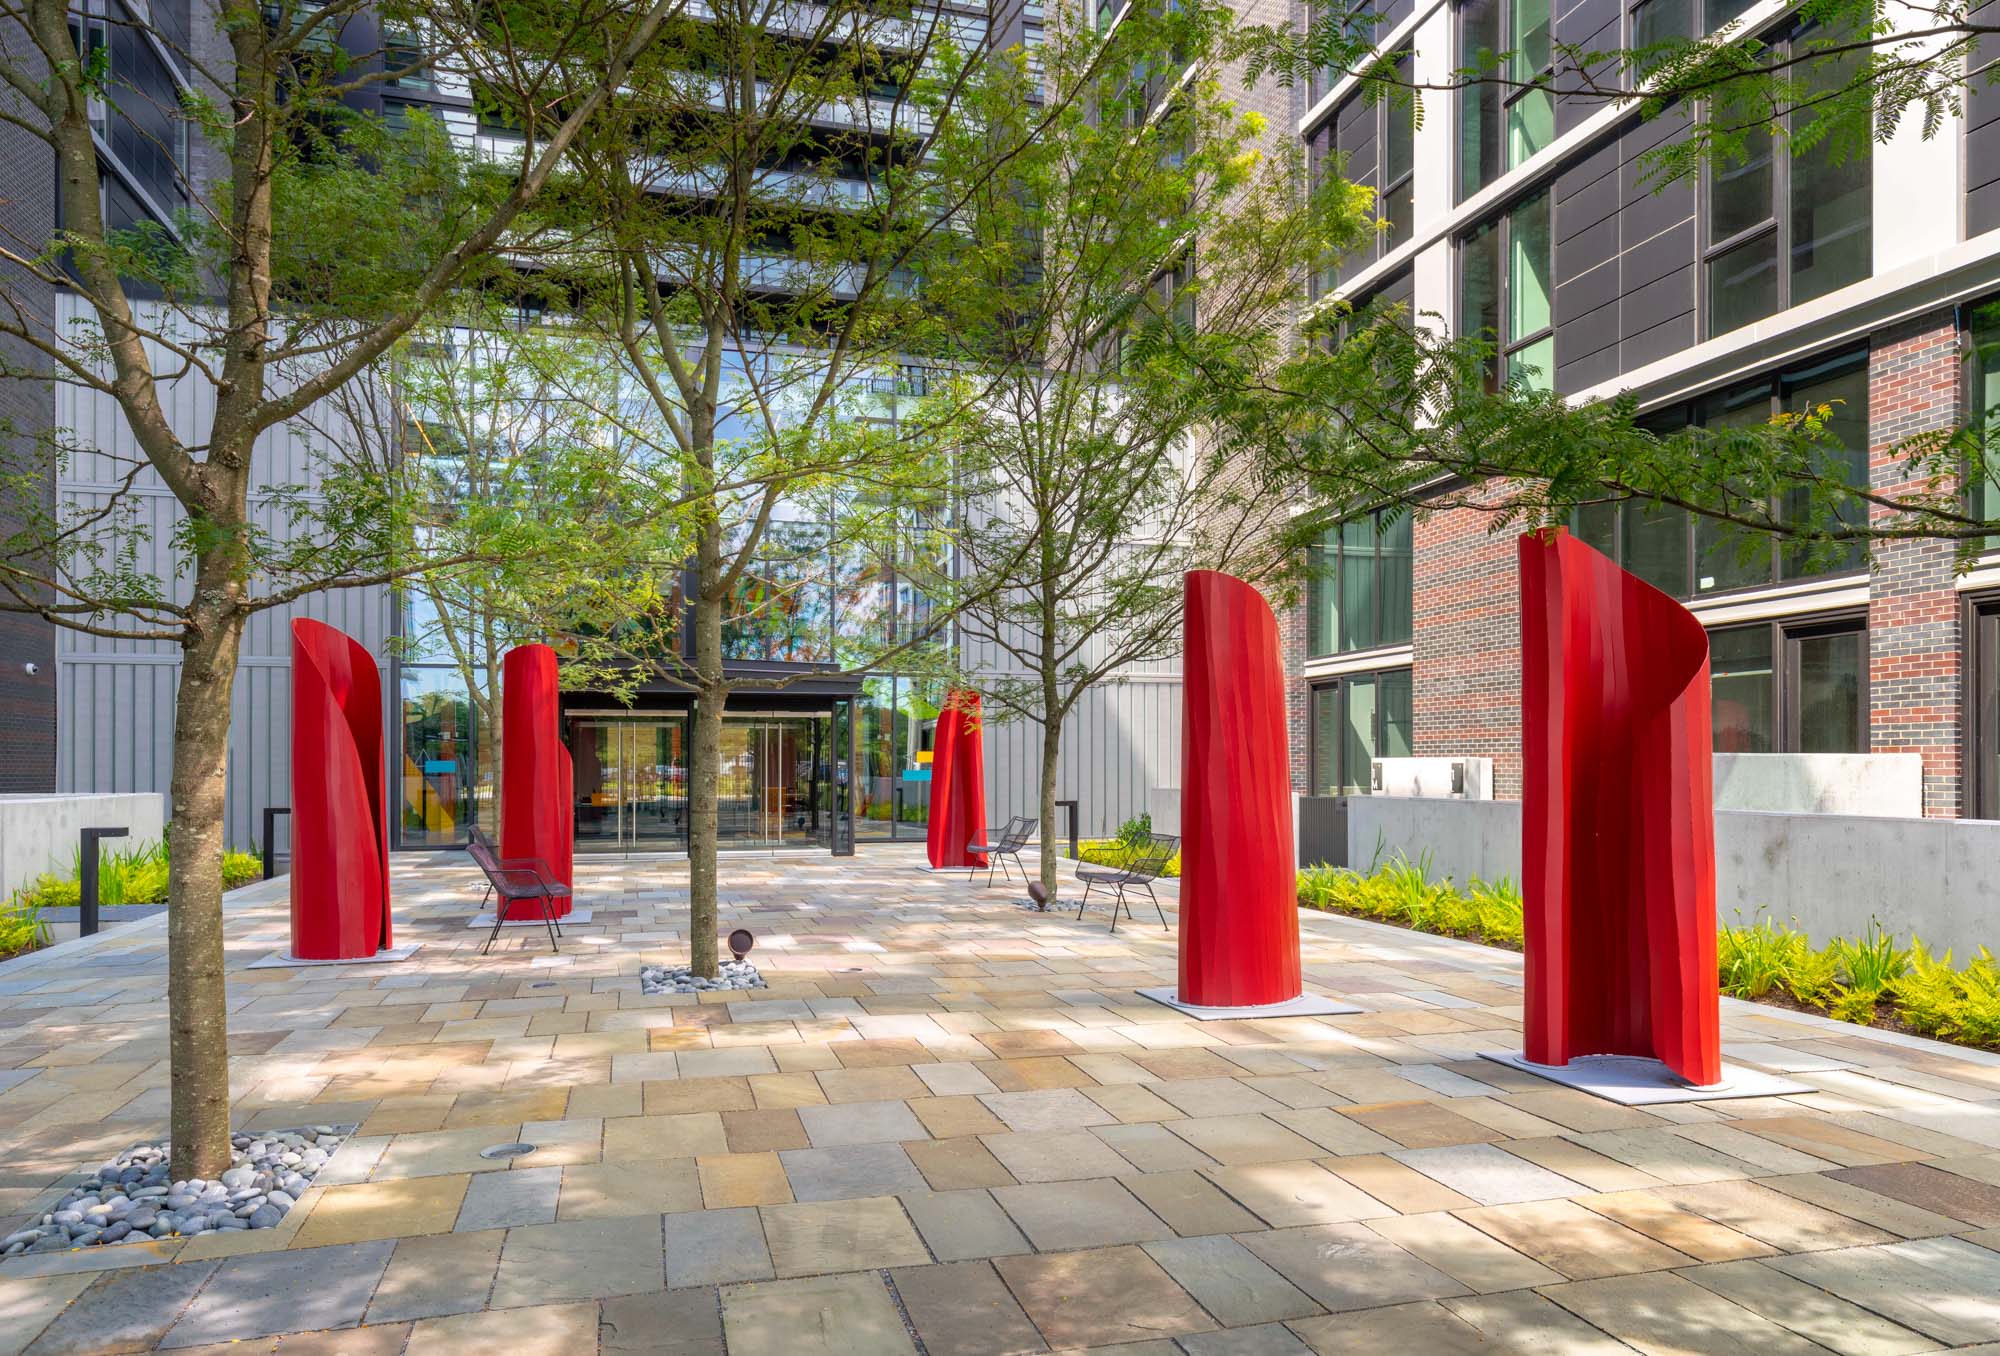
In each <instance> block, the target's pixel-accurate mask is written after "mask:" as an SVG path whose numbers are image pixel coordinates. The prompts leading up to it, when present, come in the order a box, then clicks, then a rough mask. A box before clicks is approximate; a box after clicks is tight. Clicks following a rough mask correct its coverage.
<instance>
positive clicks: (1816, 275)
mask: <svg viewBox="0 0 2000 1356" xmlns="http://www.w3.org/2000/svg"><path fill="white" fill-rule="evenodd" d="M1795 41H1796V39H1789V40H1784V41H1778V42H1775V43H1773V44H1772V46H1771V48H1770V50H1771V52H1772V54H1773V57H1774V59H1779V60H1782V59H1784V58H1785V57H1787V56H1789V55H1791V53H1792V50H1793V44H1794V42H1795ZM1855 73H1856V68H1855V66H1854V64H1853V62H1852V61H1850V60H1836V59H1825V60H1820V61H1814V62H1807V63H1803V64H1802V65H1801V66H1800V67H1799V68H1798V69H1797V70H1796V72H1794V74H1795V76H1796V78H1798V79H1801V80H1803V81H1804V82H1805V83H1806V86H1807V93H1806V99H1807V102H1808V103H1810V102H1811V101H1812V100H1813V97H1814V96H1815V95H1827V94H1831V93H1832V92H1834V91H1836V90H1838V89H1840V88H1842V87H1843V86H1845V85H1846V84H1847V83H1848V82H1849V81H1850V80H1852V79H1853V78H1854V76H1855ZM1751 114H1752V110H1743V109H1730V108H1721V109H1712V110H1710V113H1709V116H1710V117H1713V118H1718V119H1728V120H1730V121H1741V120H1743V119H1746V118H1748V117H1750V116H1751ZM1799 116H1800V118H1801V121H1803V119H1804V118H1807V117H1810V116H1811V114H1810V113H1809V112H1808V113H1806V114H1803V115H1799ZM1871 164H1872V162H1871V157H1870V154H1869V151H1868V149H1867V148H1866V147H1863V148H1861V149H1859V150H1858V151H1854V152H1852V153H1849V154H1842V153H1841V152H1840V150H1839V149H1838V148H1836V147H1835V146H1834V145H1832V144H1830V143H1829V142H1828V141H1826V140H1822V141H1820V142H1819V143H1817V144H1815V145H1813V146H1809V147H1807V148H1805V149H1803V150H1798V151H1796V153H1795V152H1794V149H1793V146H1792V144H1791V142H1790V141H1789V139H1787V138H1786V137H1785V136H1784V135H1782V133H1781V132H1780V130H1779V129H1777V128H1775V127H1771V126H1768V125H1767V126H1765V127H1763V128H1761V129H1759V130H1753V131H1752V132H1751V133H1750V134H1749V136H1748V137H1747V138H1746V140H1745V143H1744V150H1743V155H1742V158H1741V159H1739V160H1735V161H1718V162H1716V163H1714V164H1712V165H1711V166H1710V168H1709V171H1708V175H1707V185H1706V188H1707V206H1706V208H1705V211H1704V214H1703V215H1704V217H1705V223H1704V224H1705V226H1706V229H1707V234H1706V242H1705V249H1704V253H1703V255H1702V275H1703V279H1704V287H1703V293H1704V296H1705V297H1706V300H1707V317H1708V328H1707V333H1708V334H1709V336H1710V337H1713V336H1715V335H1718V334H1727V333H1728V332H1729V331H1731V330H1734V329H1739V328H1741V327H1742V326H1744V325H1747V324H1749V323H1751V322H1752V321H1754V320H1760V319H1762V318H1763V317H1765V316H1767V315H1771V314H1773V313H1775V312H1777V311H1782V310H1784V309H1786V308H1787V307H1790V306H1797V305H1799V304H1800V303H1801V302H1806V301H1811V300H1812V299H1813V298H1814V297H1817V296H1822V295H1824V294H1825V293H1827V292H1831V291H1833V290H1834V289H1835V288H1837V287H1845V286H1846V285H1847V284H1849V283H1852V282H1858V281H1860V280H1861V279H1863V278H1866V277H1867V276H1868V275H1869V272H1870V270H1871V266H1872V263H1873V252H1874V232H1873V226H1872V221H1871V212H1870V201H1871V196H1872V194H1873V184H1872V174H1871Z"/></svg>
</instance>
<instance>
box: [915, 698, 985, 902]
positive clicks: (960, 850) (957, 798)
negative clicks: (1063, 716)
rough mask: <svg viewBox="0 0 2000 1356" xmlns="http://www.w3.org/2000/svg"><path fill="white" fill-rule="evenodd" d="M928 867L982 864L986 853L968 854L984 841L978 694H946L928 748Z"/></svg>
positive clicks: (957, 867) (943, 868) (982, 750)
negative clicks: (935, 734)
mask: <svg viewBox="0 0 2000 1356" xmlns="http://www.w3.org/2000/svg"><path fill="white" fill-rule="evenodd" d="M924 841H925V848H926V850H927V853H928V855H929V857H930V862H931V865H932V866H933V867H935V868H937V869H938V870H940V871H949V870H964V869H970V868H972V867H975V866H985V865H986V854H985V853H983V852H967V851H966V850H965V848H966V845H967V844H968V843H983V842H985V841H986V753H985V741H984V738H983V736H982V735H981V734H980V730H979V694H978V693H977V692H971V691H967V690H966V689H964V688H953V689H952V690H951V691H949V692H947V693H945V697H944V709H943V710H941V711H939V712H938V720H937V737H936V739H935V740H934V741H933V742H932V746H931V814H930V823H929V824H928V826H927V827H926V829H925V834H924Z"/></svg>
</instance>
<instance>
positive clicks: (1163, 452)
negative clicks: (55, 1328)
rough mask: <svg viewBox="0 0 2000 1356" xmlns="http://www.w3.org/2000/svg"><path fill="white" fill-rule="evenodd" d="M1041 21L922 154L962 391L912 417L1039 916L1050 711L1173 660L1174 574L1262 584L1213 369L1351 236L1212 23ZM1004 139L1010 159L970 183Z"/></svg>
mask: <svg viewBox="0 0 2000 1356" xmlns="http://www.w3.org/2000/svg"><path fill="white" fill-rule="evenodd" d="M1046 13H1047V16H1048V28H1047V34H1046V38H1045V40H1044V42H1043V44H1042V46H1041V47H1040V48H1039V49H1037V51H1036V52H1035V53H1034V56H1035V58H1036V60H1035V61H1034V62H1033V63H1032V64H1031V63H1030V62H1029V61H1028V60H1027V58H1026V56H1025V54H1018V59H1017V60H1015V61H1014V62H1012V63H1007V64H998V63H996V64H995V65H994V66H993V67H991V68H990V69H989V72H988V78H986V79H985V80H983V81H981V82H980V84H979V86H978V88H977V95H976V98H975V99H973V100H970V101H968V102H969V105H970V106H971V107H972V108H975V109H976V110H977V115H976V116H974V117H970V118H967V119H965V120H964V121H963V122H962V123H961V124H959V125H958V126H957V127H956V128H955V129H954V131H953V133H952V134H951V135H948V136H945V137H941V138H939V140H938V142H937V143H936V145H935V147H934V155H935V157H936V160H937V162H938V164H939V166H940V173H941V175H942V177H943V178H944V179H945V180H946V181H947V182H953V181H954V180H955V178H958V177H963V179H964V180H965V181H966V184H967V187H966V190H965V192H964V193H963V195H962V196H963V197H964V198H965V199H966V200H967V201H968V203H969V207H968V208H967V210H966V211H965V212H964V213H963V214H962V215H961V218H960V219H959V221H958V222H957V223H956V227H957V232H958V234H957V235H956V236H955V237H954V238H953V239H952V241H951V242H950V248H949V249H948V250H946V251H940V254H941V255H943V256H946V257H940V258H937V259H934V260H932V261H930V262H928V263H927V264H926V266H925V278H926V281H927V283H935V284H937V287H936V293H937V295H939V296H941V297H942V298H944V299H945V300H943V301H942V302H941V303H940V311H941V314H942V315H943V316H944V317H945V319H946V323H945V324H944V325H943V326H942V327H941V329H940V335H941V339H942V342H943V343H944V344H945V345H946V348H945V354H946V362H945V364H944V365H945V366H946V367H947V368H949V369H950V370H953V371H954V372H956V373H957V376H956V378H955V380H953V381H952V382H950V383H947V384H946V385H945V386H944V387H943V388H942V389H941V391H940V392H939V393H938V394H937V395H936V396H934V397H933V401H932V403H931V406H930V408H928V409H927V410H925V411H924V413H923V416H922V417H923V418H925V419H927V420H928V421H930V423H931V424H932V426H933V430H934V432H935V433H936V434H937V435H938V436H940V437H942V438H943V439H944V441H946V442H947V443H949V444H950V445H951V446H953V447H954V448H956V449H957V455H958V458H959V462H960V472H959V477H960V495H961V497H962V500H963V504H964V507H963V508H962V510H961V511H960V520H959V525H958V528H957V531H956V534H955V540H956V545H957V548H958V553H959V559H960V562H961V568H962V570H963V572H964V574H965V576H966V578H967V579H969V580H970V581H972V585H973V588H974V591H975V594H976V596H975V597H973V598H971V599H969V600H967V601H966V603H965V604H964V606H963V610H962V611H961V612H960V613H959V616H958V627H959V634H960V639H961V643H962V644H964V645H965V646H966V647H967V651H968V653H967V656H966V659H965V662H966V664H967V666H968V667H972V668H975V669H978V670H979V673H978V676H977V678H976V680H975V681H977V682H978V684H979V685H980V686H981V687H982V688H983V689H984V690H985V692H986V693H987V695H988V696H989V698H990V700H991V702H992V704H993V706H994V707H995V708H997V709H998V710H999V711H1000V712H1002V713H1004V714H1010V715H1013V716H1016V717H1019V718H1022V719H1025V720H1028V721H1030V722H1032V723H1033V724H1035V725H1036V726H1038V727H1039V728H1040V732H1041V779H1040V799H1039V807H1040V821H1041V829H1042V841H1043V852H1042V857H1041V878H1042V884H1043V886H1044V888H1045V889H1047V890H1048V892H1049V894H1050V895H1051V897H1053V896H1054V895H1055V893H1056V891H1057V873H1056V865H1057V857H1056V852H1055V850H1054V843H1055V804H1056V801H1055V798H1056V778H1057V770H1058V768H1059V766H1060V761H1061V750H1062V738H1063V725H1064V722H1065V720H1066V719H1067V718H1068V717H1069V715H1070V714H1071V713H1072V712H1073V711H1075V710H1076V709H1077V705H1078V703H1079V702H1080V701H1081V700H1082V699H1083V698H1084V696H1085V695H1086V694H1087V693H1089V692H1090V691H1091V690H1092V689H1094V688H1096V687H1097V686H1099V685H1100V684H1103V683H1106V682H1113V681H1116V680H1117V679H1118V677H1119V675H1120V674H1121V673H1123V672H1125V671H1128V670H1129V669H1131V668H1132V667H1133V666H1135V665H1140V664H1144V663H1146V662H1149V661H1154V660H1160V659H1165V658H1168V657H1170V656H1172V655H1174V654H1175V653H1177V652H1178V650H1179V647H1180V631H1181V599H1182V587H1181V575H1182V573H1183V571H1186V570H1189V569H1197V568H1210V569H1226V570H1231V571H1234V572H1236V573H1239V574H1243V575H1245V576H1248V577H1250V578H1252V579H1254V580H1258V581H1260V582H1265V583H1273V584H1275V583H1276V582H1277V576H1278V574H1279V572H1280V567H1281V565H1282V562H1283V560H1284V553H1283V552H1282V551H1281V549H1280V545H1281V542H1282V536H1283V534H1282V533H1281V532H1280V531H1279V528H1280V527H1281V526H1282V524H1283V522H1284V519H1285V516H1286V512H1287V509H1288V500H1287V498H1286V497H1285V496H1284V495H1281V494H1272V493H1266V492H1265V486H1264V483H1263V482H1261V481H1259V480H1257V479H1256V478H1255V477H1253V476H1251V475H1249V474H1248V473H1247V468H1246V464H1245V462H1244V461H1243V460H1242V459H1241V458H1240V457H1239V455H1238V454H1240V453H1242V452H1243V451H1244V450H1245V445H1244V443H1243V442H1242V436H1241V435H1242V430H1241V429H1239V428H1238V427H1237V426H1236V425H1235V424H1234V423H1233V418H1234V416H1235V415H1236V414H1237V413H1239V412H1240V407H1235V408H1232V407H1229V406H1225V405H1220V404H1218V403H1217V402H1214V401H1212V400H1209V399H1207V398H1205V396H1204V394H1203V392H1202V390H1201V379H1202V375H1203V372H1204V370H1205V369H1206V368H1207V367H1208V366H1211V365H1212V366H1214V367H1216V368H1218V369H1219V368H1227V369H1229V370H1230V371H1231V372H1232V373H1233V374H1234V378H1235V379H1236V380H1239V381H1247V380H1250V379H1251V378H1252V377H1254V376H1255V375H1256V374H1259V373H1263V374H1265V375H1266V376H1268V375H1269V373H1270V372H1271V371H1272V370H1273V369H1275V367H1276V366H1277V364H1278V363H1279V362H1280V361H1281V360H1282V358H1283V356H1284V352H1285V349H1286V346H1287V342H1288V337H1289V336H1288V330H1289V327H1290V324H1291V322H1292V320H1293V318H1294V314H1295V309H1296V306H1297V302H1298V300H1299V298H1301V297H1302V296H1303V294H1304V291H1305V282H1306V277H1307V273H1308V270H1309V269H1310V268H1311V267H1312V266H1313V265H1314V264H1315V263H1317V262H1318V261H1319V260H1321V259H1322V258H1324V257H1325V256H1327V255H1328V254H1329V252H1331V251H1332V250H1334V249H1337V248H1340V247H1343V246H1349V245H1352V244H1354V243H1356V242H1357V241H1358V240H1359V239H1360V238H1362V236H1363V234H1364V233H1365V231H1366V230H1367V229H1368V227H1367V225H1366V224H1365V223H1364V213H1365V211H1366V208H1367V201H1366V195H1365V194H1362V193H1357V192H1356V191H1354V190H1353V189H1351V188H1350V187H1349V186H1347V185H1344V184H1339V183H1333V184H1330V185H1329V186H1328V187H1327V189H1326V190H1325V191H1324V192H1323V193H1320V194H1318V195H1314V196H1310V197H1309V196H1308V195H1305V194H1302V193H1301V192H1300V191H1299V187H1298V186H1299V185H1300V184H1301V183H1302V182H1303V181H1304V176H1303V173H1302V166H1301V165H1300V163H1299V157H1298V155H1297V153H1296V147H1295V146H1290V145H1289V142H1288V141H1287V142H1281V143H1280V144H1283V145H1287V146H1288V147H1289V149H1284V150H1274V149H1270V148H1269V147H1267V146H1266V145H1265V138H1264V135H1263V134H1264V131H1265V129H1264V127H1263V124H1262V122H1261V120H1260V119H1259V118H1257V117H1256V116H1255V115H1253V114H1251V113H1249V112H1247V111H1245V110H1244V109H1243V108H1242V107H1240V106H1239V104H1238V103H1237V102H1236V101H1235V99H1233V98H1232V97H1231V96H1230V95H1229V94H1227V93H1225V90H1224V86H1223V76H1224V73H1225V70H1226V69H1227V68H1228V67H1229V65H1230V63H1232V62H1234V61H1236V60H1237V59H1239V58H1240V57H1241V56H1242V54H1243V50H1244V49H1243V45H1242V40H1241V35H1240V34H1239V33H1238V31H1237V28H1236V25H1235V22H1234V19H1233V17H1232V14H1231V11H1230V9H1229V7H1228V6H1227V5H1224V4H1219V3H1193V4H1182V5H1174V6H1160V7H1145V6H1133V7H1132V8H1130V9H1128V10H1127V11H1126V12H1125V13H1124V14H1123V16H1122V17H1121V18H1120V19H1119V20H1118V21H1117V22H1116V23H1115V24H1114V25H1112V26H1111V28H1110V29H1109V31H1108V32H1100V31H1099V30H1098V28H1097V26H1096V23H1095V11H1094V8H1086V7H1083V6H1077V5H1067V4H1065V5H1059V6H1051V7H1049V8H1048V9H1047V11H1046ZM1043 100H1046V105H1045V104H1044V103H1043ZM1045 110H1052V111H1045ZM1274 140H1275V139H1274ZM996 144H998V145H1007V146H1017V145H1018V146H1019V147H1020V148H1021V149H1020V150H1019V151H1018V152H1017V153H1016V154H1014V155H1013V156H1012V157H1011V158H1010V160H1009V162H1008V164H1007V168H1006V171H1005V173H1004V174H1003V175H1000V176H997V177H990V178H989V177H985V176H984V167H985V164H986V157H987V154H988V148H989V147H991V146H993V145H996ZM1218 416H1219V417H1218ZM1250 426H1251V427H1254V423H1253V424H1252V425H1250ZM980 660H986V661H988V663H980V662H977V661H980ZM989 664H990V665H991V667H989Z"/></svg>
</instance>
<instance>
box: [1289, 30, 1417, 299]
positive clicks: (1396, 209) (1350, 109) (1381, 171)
mask: <svg viewBox="0 0 2000 1356" xmlns="http://www.w3.org/2000/svg"><path fill="white" fill-rule="evenodd" d="M1395 60H1396V75H1397V80H1398V82H1399V86H1400V85H1407V83H1408V81H1409V79H1410V54H1409V53H1408V52H1407V51H1406V52H1402V53H1400V54H1398V55H1397V57H1396V58H1395ZM1416 130H1417V129H1416V106H1415V104H1414V103H1413V102H1412V101H1411V99H1410V97H1409V95H1408V92H1407V90H1405V89H1402V88H1400V87H1399V88H1396V89H1392V90H1377V89H1373V88H1368V87H1364V88H1362V89H1361V90H1359V91H1357V92H1356V93H1354V94H1353V95H1351V96H1350V97H1349V98H1347V99H1346V100H1345V101H1343V102H1342V103H1341V105H1340V107H1339V108H1337V109H1335V110H1334V112H1333V114H1332V116H1331V117H1329V118H1328V119H1327V120H1326V121H1325V122H1324V123H1323V124H1321V126H1320V127H1319V129H1318V130H1317V131H1315V132H1313V133H1312V134H1311V136H1310V137H1309V138H1308V139H1307V154H1308V160H1309V162H1310V172H1311V175H1312V179H1313V182H1314V183H1315V184H1319V183H1323V182H1324V181H1325V179H1326V177H1327V176H1328V174H1330V173H1333V172H1335V171H1336V170H1337V171H1338V172H1339V173H1340V174H1341V175H1343V176H1344V177H1345V178H1346V179H1347V180H1348V181H1349V182H1351V183H1354V184H1358V185H1360V186H1361V187H1363V188H1369V189H1373V190H1374V192H1375V214H1376V216H1377V218H1378V219H1379V220H1380V222H1381V229H1380V230H1377V231H1375V232H1374V233H1373V234H1372V235H1371V236H1370V237H1369V239H1368V242H1367V243H1366V244H1365V245H1363V246H1361V247H1360V248H1359V249H1356V250H1355V251H1353V252H1352V253H1350V254H1348V255H1346V256H1345V257H1343V258H1342V259H1340V260H1339V261H1337V262H1336V263H1335V264H1334V265H1333V266H1332V267H1329V268H1326V269H1324V270H1321V271H1320V272H1319V273H1318V274H1317V275H1316V276H1315V277H1314V278H1313V280H1312V281H1313V289H1314V295H1319V294H1321V293H1324V292H1328V291H1331V290H1332V289H1333V287H1334V286H1335V284H1336V283H1337V282H1338V280H1339V279H1340V278H1341V277H1342V276H1345V275H1348V274H1352V273H1354V272H1357V271H1358V270H1360V269H1362V268H1365V267H1366V266H1367V265H1369V264H1371V263H1373V262H1375V260H1377V259H1379V258H1381V257H1382V256H1383V255H1385V254H1387V253H1389V252H1390V251H1391V250H1393V249H1395V248H1396V247H1397V246H1399V245H1402V244H1404V243H1405V242H1406V241H1408V240H1409V239H1410V238H1411V236H1412V235H1413V234H1414V231H1415V222H1414V211H1415V206H1414V191H1415V184H1416Z"/></svg>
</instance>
